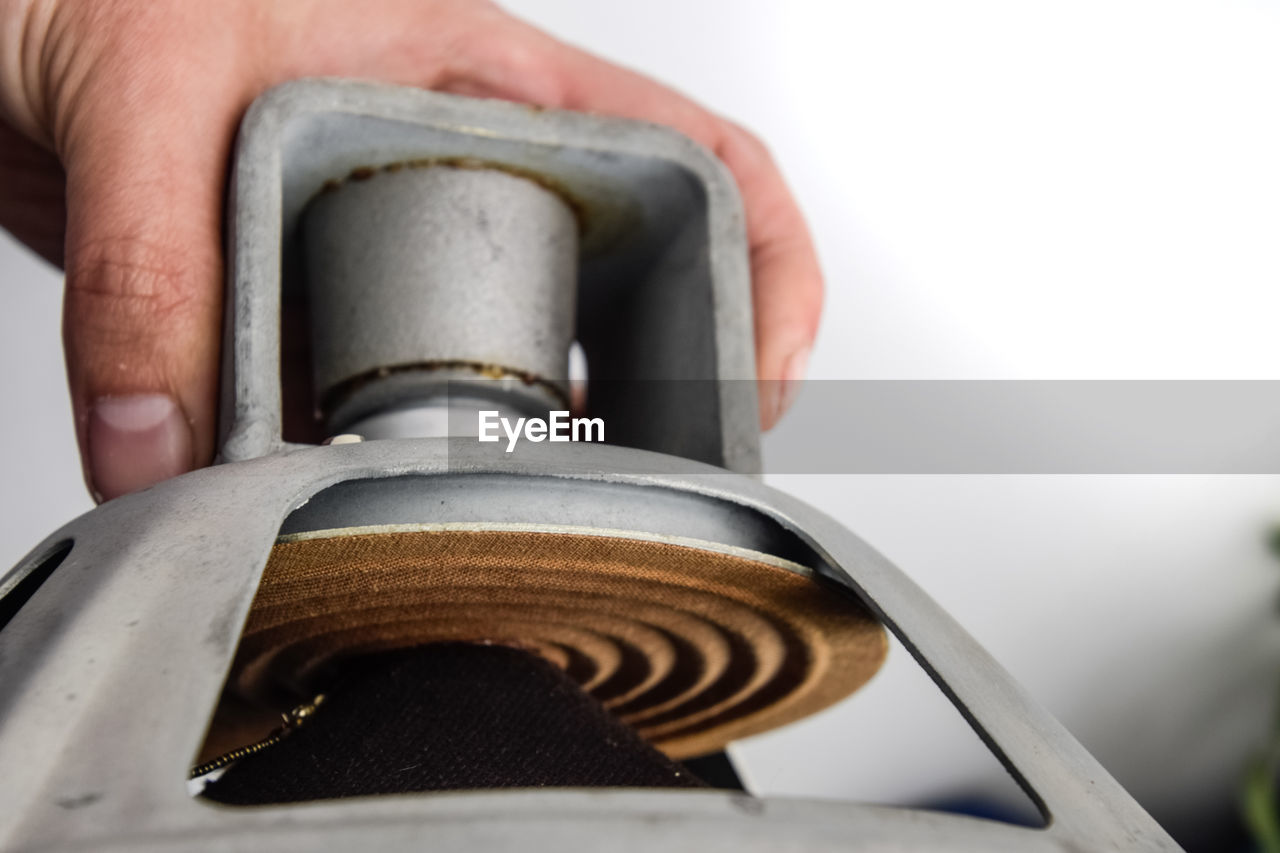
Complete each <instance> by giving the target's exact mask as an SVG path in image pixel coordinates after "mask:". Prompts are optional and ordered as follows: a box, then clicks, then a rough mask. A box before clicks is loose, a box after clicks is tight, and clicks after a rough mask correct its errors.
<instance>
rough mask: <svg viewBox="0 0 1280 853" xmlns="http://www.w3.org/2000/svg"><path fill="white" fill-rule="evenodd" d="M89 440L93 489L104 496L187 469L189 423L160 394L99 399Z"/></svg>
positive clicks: (140, 486) (90, 428)
mask: <svg viewBox="0 0 1280 853" xmlns="http://www.w3.org/2000/svg"><path fill="white" fill-rule="evenodd" d="M88 438H89V476H90V477H91V478H92V480H93V483H92V488H93V490H94V492H95V493H97V494H100V495H101V496H102V497H104V498H107V499H110V498H114V497H117V496H119V495H124V494H128V493H129V492H136V491H137V490H138V489H143V488H146V487H147V486H150V485H153V484H155V483H158V482H160V481H161V480H167V479H168V478H169V477H173V476H176V475H178V474H181V473H183V472H185V471H188V470H190V468H191V427H190V426H188V425H187V422H186V420H185V419H184V418H183V416H182V409H180V408H179V407H178V404H177V403H175V402H174V400H173V398H172V397H169V396H167V395H165V394H135V395H132V396H127V397H99V398H98V400H97V401H96V402H94V404H93V409H92V410H91V411H90V412H89V435H88Z"/></svg>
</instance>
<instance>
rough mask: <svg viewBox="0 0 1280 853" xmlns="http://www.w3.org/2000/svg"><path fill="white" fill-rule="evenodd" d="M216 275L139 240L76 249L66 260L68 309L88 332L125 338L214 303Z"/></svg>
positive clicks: (177, 321)
mask: <svg viewBox="0 0 1280 853" xmlns="http://www.w3.org/2000/svg"><path fill="white" fill-rule="evenodd" d="M216 275H217V272H216V269H212V268H209V266H208V265H207V264H202V263H199V262H197V261H196V260H194V259H192V258H191V257H190V256H189V255H188V254H186V253H184V252H182V251H181V250H178V249H176V248H169V247H165V246H159V245H156V244H154V243H149V242H146V241H141V240H112V241H110V242H101V243H95V244H93V245H89V246H85V247H81V249H80V250H79V251H78V252H76V253H75V254H74V255H73V256H72V257H70V258H68V267H67V298H68V301H69V305H68V308H69V310H71V311H73V312H74V313H75V314H76V316H77V319H78V320H80V321H81V323H83V324H86V325H88V326H89V327H90V329H92V330H95V331H98V332H101V333H105V334H108V335H110V334H118V335H121V336H129V335H134V334H137V333H138V332H139V331H140V330H141V329H144V328H146V327H149V326H160V327H164V326H169V325H171V324H180V323H182V322H184V321H185V320H186V319H187V318H188V317H190V316H191V315H192V314H194V313H198V312H200V311H201V310H202V309H204V308H206V307H209V305H210V303H213V302H215V301H216V298H217V294H216V282H217V278H216Z"/></svg>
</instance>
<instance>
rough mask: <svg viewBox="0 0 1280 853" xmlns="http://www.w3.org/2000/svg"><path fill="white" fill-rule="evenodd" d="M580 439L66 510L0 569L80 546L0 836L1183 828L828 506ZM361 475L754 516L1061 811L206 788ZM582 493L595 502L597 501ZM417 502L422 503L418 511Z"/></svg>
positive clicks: (1158, 836)
mask: <svg viewBox="0 0 1280 853" xmlns="http://www.w3.org/2000/svg"><path fill="white" fill-rule="evenodd" d="M567 450H568V452H565V451H566V446H565V445H529V446H528V447H526V448H522V452H521V453H519V454H516V455H508V454H504V453H502V452H501V451H500V450H495V448H493V447H492V446H490V445H480V444H478V443H476V442H474V441H473V440H469V439H415V440H403V441H372V442H363V443H357V444H346V445H334V446H330V447H319V448H313V449H308V450H301V451H295V452H288V453H281V454H276V455H272V456H267V457H263V458H259V459H254V460H248V461H245V462H242V463H237V464H235V465H224V466H217V467H215V468H211V469H206V470H203V471H197V472H193V473H191V474H187V475H185V476H183V477H179V478H177V479H175V480H171V481H169V482H166V483H163V484H160V485H158V486H156V487H153V488H151V489H148V490H146V491H144V492H141V493H138V494H135V495H130V496H127V497H124V498H120V499H117V500H114V501H111V502H109V503H107V504H104V505H103V506H101V507H99V508H98V509H96V510H94V511H92V512H90V513H88V514H86V515H84V516H82V517H81V518H79V519H77V520H76V521H74V522H72V523H71V524H69V525H67V526H66V527H65V528H63V529H62V530H60V531H58V532H56V533H55V534H54V535H53V536H51V537H50V538H49V539H48V540H46V542H45V543H44V544H42V545H41V546H40V547H39V548H37V549H36V551H34V552H33V557H32V558H31V559H29V560H27V561H24V562H23V563H22V564H20V565H19V566H18V567H17V568H16V569H15V570H14V571H12V572H10V573H9V574H8V575H7V576H6V578H5V580H4V582H3V586H4V587H5V588H9V587H11V586H12V585H13V584H14V583H16V582H17V580H18V579H19V578H20V577H21V576H22V575H24V574H25V573H26V572H27V571H28V570H30V569H31V568H32V567H33V566H35V565H37V564H38V562H39V559H40V557H41V556H42V555H44V554H45V553H47V552H48V551H49V550H50V549H52V548H54V547H55V546H56V545H57V544H58V543H60V542H64V541H67V540H71V541H73V542H74V545H73V546H72V549H71V551H70V553H69V555H68V556H67V557H66V559H65V561H64V562H63V563H62V564H61V565H60V566H59V567H58V568H57V569H56V571H54V572H53V574H52V576H51V577H50V578H49V579H48V580H47V581H46V582H45V583H44V585H43V586H42V587H41V588H40V589H39V591H38V592H37V593H36V594H35V595H34V596H33V597H32V598H31V600H30V601H29V602H28V603H27V604H26V606H24V607H23V608H22V609H21V610H20V611H19V612H18V614H17V616H16V617H15V618H14V620H13V621H12V622H11V623H10V624H9V625H8V626H7V627H6V628H5V629H4V630H3V632H0V685H3V688H2V689H0V767H5V768H6V769H7V772H5V773H3V774H0V802H3V803H4V804H5V808H4V809H3V810H0V843H2V844H3V845H4V846H5V848H6V849H77V848H90V847H92V848H95V849H130V848H140V847H148V846H164V847H170V848H174V849H190V850H224V849H244V848H245V847H247V846H252V847H254V848H257V849H266V848H273V849H281V850H295V849H298V850H300V849H317V848H321V849H339V848H343V849H345V848H350V847H352V846H356V845H360V846H366V847H369V848H370V849H385V850H410V849H439V850H476V849H494V850H506V849H512V850H514V849H553V848H561V847H565V846H572V847H573V848H576V849H590V850H691V851H692V850H699V851H701V850H717V849H725V850H728V849H734V850H786V849H797V850H799V849H803V850H1038V849H1043V850H1077V851H1086V850H1088V851H1101V850H1173V849H1177V847H1176V845H1175V844H1174V842H1173V841H1172V840H1171V839H1170V838H1169V837H1168V836H1167V835H1166V834H1165V833H1164V832H1163V831H1162V830H1161V829H1160V827H1159V826H1158V825H1157V824H1156V823H1155V822H1154V821H1153V820H1152V819H1151V818H1150V817H1149V816H1148V815H1147V814H1146V813H1145V812H1144V811H1143V810H1142V809H1141V808H1140V807H1139V806H1138V805H1137V804H1136V803H1135V802H1134V801H1133V799H1132V798H1131V797H1129V795H1128V794H1127V793H1126V792H1125V791H1124V790H1123V789H1122V788H1121V787H1120V786H1119V785H1118V784H1117V783H1116V782H1115V781H1114V780H1113V779H1112V778H1111V777H1110V776H1109V775H1108V774H1107V773H1106V771H1105V770H1104V769H1103V768H1102V767H1101V766H1100V765H1099V764H1098V763H1097V761H1095V760H1094V759H1093V758H1092V757H1090V756H1089V755H1088V753H1086V752H1085V751H1084V749H1083V748H1081V747H1080V745H1079V744H1078V743H1077V742H1076V741H1075V739H1074V738H1072V737H1071V735H1070V734H1069V733H1067V731H1066V730H1065V729H1063V728H1062V726H1061V725H1060V724H1059V723H1057V722H1056V721H1055V720H1054V719H1053V718H1052V717H1051V716H1050V715H1048V714H1047V713H1046V712H1045V711H1044V710H1042V709H1041V708H1040V707H1039V706H1038V705H1037V704H1036V703H1035V702H1034V701H1033V700H1032V699H1031V698H1030V697H1029V696H1028V695H1027V694H1026V692H1025V691H1024V690H1023V689H1022V688H1021V687H1019V686H1018V685H1017V684H1016V683H1015V682H1014V681H1013V680H1012V679H1011V678H1010V676H1009V675H1008V674H1007V673H1006V672H1005V671H1004V670H1003V669H1002V668H1001V667H1000V666H999V665H998V664H997V663H996V662H995V661H994V660H992V659H991V657H990V656H989V655H988V654H987V653H986V652H985V651H983V649H982V648H981V647H979V646H978V645H977V644H976V643H975V642H974V641H973V640H972V639H971V638H970V637H969V636H968V635H966V634H965V633H964V632H963V630H961V629H960V627H959V626H958V625H957V624H956V623H955V622H954V620H952V619H951V618H950V617H949V616H948V615H947V614H946V613H945V612H944V611H942V610H941V609H940V608H939V607H938V606H937V605H936V604H935V603H933V602H932V601H931V600H930V599H929V598H928V597H927V596H926V595H925V594H924V593H923V592H922V591H921V590H920V589H919V588H918V587H916V586H915V584H913V583H912V582H911V581H910V580H909V579H908V578H907V577H906V576H905V575H903V574H902V573H901V572H900V571H898V570H897V569H896V568H894V567H893V566H892V565H891V564H889V563H888V562H887V561H886V560H885V559H884V558H883V557H881V556H880V555H879V554H877V553H876V552H875V551H874V550H872V549H871V548H870V547H868V546H867V545H866V544H865V543H864V542H862V541H861V540H860V539H858V537H856V536H854V535H853V534H852V533H850V532H849V531H847V530H845V529H844V528H843V527H841V526H840V525H839V524H837V523H836V522H834V521H833V520H831V519H830V518H827V517H826V516H824V515H822V514H821V513H818V512H816V511H815V510H813V509H811V508H809V507H807V506H805V505H803V504H801V503H800V502H798V501H796V500H794V499H792V498H789V497H787V496H786V495H783V494H781V493H779V492H777V491H775V490H773V489H770V488H768V487H765V486H763V485H761V484H760V483H758V482H756V481H755V480H753V479H751V478H749V477H745V476H741V475H734V474H729V473H726V472H725V471H723V470H722V469H717V468H713V467H709V466H704V465H700V464H697V463H694V462H690V461H686V460H681V459H676V458H673V457H667V456H660V455H656V454H650V453H646V452H643V451H637V450H631V449H627V448H618V447H609V446H590V445H575V446H569V447H568V448H567ZM388 478H392V479H388ZM395 478H412V480H413V481H414V482H413V484H412V486H408V485H405V484H406V483H409V482H410V481H409V480H407V479H395ZM353 480H354V481H366V482H367V481H383V482H386V483H388V485H389V486H390V487H392V488H404V489H412V490H417V491H418V493H419V494H422V495H425V494H429V493H430V491H431V490H432V489H433V488H435V486H433V483H438V488H439V492H438V495H439V496H444V504H443V507H444V509H440V510H438V511H437V513H436V515H435V516H434V518H433V519H429V520H446V521H456V522H467V521H475V520H476V518H475V511H474V507H475V506H477V505H478V504H483V503H485V502H486V501H492V502H493V504H492V505H493V506H494V508H495V510H494V511H495V512H498V513H502V514H504V515H506V516H508V517H517V515H518V513H519V512H521V510H520V506H527V504H528V501H527V493H528V490H529V489H536V491H537V493H538V494H539V495H540V496H542V500H543V501H544V502H547V503H548V504H549V505H558V506H559V507H560V513H559V518H558V520H557V522H556V523H557V524H559V525H575V526H581V527H587V528H590V527H603V526H606V525H607V526H609V527H610V528H613V529H615V531H616V527H617V526H618V525H619V524H620V523H622V520H620V519H619V518H618V517H617V516H616V515H609V514H608V513H609V512H611V510H608V509H607V506H608V505H609V504H614V505H615V506H632V507H638V506H645V505H649V504H650V503H651V502H650V501H649V500H648V498H649V497H651V496H652V497H653V498H654V500H653V501H652V505H653V506H655V507H662V506H666V507H667V509H655V510H654V512H652V513H651V514H649V515H644V514H643V513H635V514H633V515H632V517H631V519H630V523H629V524H625V525H624V526H625V527H626V528H627V529H631V530H635V531H638V532H640V533H643V534H645V535H652V534H662V533H664V530H663V529H662V528H663V527H664V526H666V527H668V530H667V531H665V532H670V533H674V534H676V535H681V536H686V535H690V534H692V535H694V536H695V537H700V536H709V537H715V538H716V539H720V540H723V541H730V542H731V541H734V540H733V537H734V536H738V535H741V529H742V528H746V529H748V530H749V529H751V528H755V529H757V530H758V531H760V532H757V533H748V534H747V535H748V536H749V537H755V538H754V539H751V540H749V541H754V542H755V543H756V544H757V545H767V544H768V542H769V541H770V539H771V538H773V539H778V538H781V539H787V540H789V541H790V542H791V546H790V553H789V555H788V556H789V557H790V558H791V559H796V558H797V557H802V558H804V559H805V560H808V565H809V567H810V568H812V569H813V570H814V571H816V572H818V573H819V574H821V575H823V576H825V577H827V578H829V579H830V580H831V581H832V582H834V583H837V584H840V585H841V586H843V587H844V588H845V589H847V590H849V591H850V592H851V593H853V594H856V595H858V596H859V597H860V598H862V600H863V601H865V602H866V603H867V604H868V605H869V606H871V607H872V608H873V609H875V610H876V612H877V613H879V614H881V616H882V618H883V619H884V621H885V623H886V625H887V626H888V627H889V628H890V629H891V630H892V631H893V632H894V633H895V634H897V635H898V637H899V638H900V639H901V640H902V641H903V643H904V644H906V646H907V647H908V648H909V649H910V650H911V652H912V654H913V655H915V656H916V658H917V659H918V660H919V661H920V663H921V664H922V665H923V666H924V667H925V668H926V669H927V670H928V671H929V672H930V673H931V674H932V675H933V677H934V678H935V680H936V681H937V682H938V683H939V685H940V686H941V687H942V688H943V690H944V691H945V692H946V693H947V695H948V696H949V697H950V698H951V699H952V701H953V702H955V704H956V706H957V707H958V708H959V709H960V710H961V712H962V713H964V714H965V716H966V717H967V718H968V719H969V721H970V722H971V724H972V725H973V726H974V728H975V730H976V731H977V732H978V733H979V734H980V735H981V736H982V738H983V739H984V741H985V742H986V743H987V744H988V745H989V746H990V747H991V748H992V749H993V751H994V752H995V753H996V754H997V755H998V756H999V757H1000V758H1001V760H1002V761H1004V762H1005V764H1006V766H1007V767H1009V768H1010V771H1011V772H1012V773H1013V774H1014V775H1015V776H1016V777H1017V778H1018V779H1019V780H1020V781H1021V783H1022V784H1023V786H1024V787H1025V788H1026V789H1027V791H1028V793H1030V794H1031V795H1032V796H1033V798H1034V799H1035V800H1036V801H1037V802H1038V803H1040V804H1041V805H1042V808H1043V810H1044V811H1045V813H1046V814H1047V816H1048V817H1049V819H1050V823H1049V826H1048V827H1047V828H1046V829H1044V830H1033V829H1025V828H1018V827H1012V826H1007V825H1004V824H999V823H994V822H987V821H980V820H974V819H969V818H962V817H956V816H949V815H940V814H932V813H922V812H915V811H909V810H897V809H885V808H876V807H867V806H858V805H849V804H835V803H808V802H805V803H799V802H776V801H760V800H754V799H750V798H745V797H742V796H741V795H733V794H726V793H720V792H705V793H695V794H673V793H659V792H637V791H591V792H583V791H556V792H544V791H539V792H527V793H510V792H505V793H496V792H495V793H477V794H460V793H459V794H446V795H424V796H410V797H394V798H378V799H373V800H354V801H349V802H337V801H335V802H325V803H314V804H308V805H301V806H285V807H269V808H268V807H264V808H253V809H233V808H225V807H224V808H219V807H211V806H210V805H208V804H205V803H202V802H199V801H196V800H193V799H191V798H190V797H189V796H188V795H187V793H186V789H185V786H184V779H185V775H186V771H187V769H188V767H189V766H190V764H191V762H192V759H193V757H194V755H195V753H196V750H197V748H198V747H199V745H200V742H201V740H202V738H203V733H204V730H205V727H206V725H207V723H208V720H209V716H210V713H211V711H212V708H213V707H214V704H215V703H216V701H217V699H218V695H219V692H220V690H221V688H222V682H223V679H224V677H225V674H226V672H227V669H228V667H229V665H230V662H231V658H232V655H233V653H234V651H235V647H236V644H237V641H238V637H239V630H240V626H241V625H242V624H243V622H244V619H245V616H246V614H247V612H248V607H249V603H250V600H251V599H252V597H253V592H254V589H255V588H256V583H257V580H258V578H259V576H260V574H261V572H262V569H263V566H264V565H265V562H266V559H267V555H268V553H269V551H270V548H271V546H272V543H273V542H274V541H275V538H276V536H277V534H278V533H279V531H280V530H281V527H282V525H283V524H284V523H285V520H286V518H287V517H289V515H290V514H291V513H292V512H294V511H295V510H297V509H298V508H300V507H302V508H303V513H306V511H307V510H306V505H307V504H308V502H309V501H310V500H311V499H312V498H313V497H314V496H316V495H318V494H320V493H321V492H323V491H324V490H325V489H326V488H329V487H331V486H335V485H337V484H339V483H343V482H348V481H353ZM467 484H472V485H469V486H468V485H467ZM578 487H583V488H588V489H592V490H595V491H594V492H593V493H592V494H594V495H596V496H597V497H598V496H599V495H601V494H603V493H612V494H613V495H614V497H616V503H614V499H613V498H609V499H608V500H594V501H592V500H586V501H578V502H576V503H575V502H574V501H572V500H567V501H558V500H557V495H558V494H573V493H574V492H576V491H577V488H578ZM460 489H461V490H462V491H471V490H474V492H473V493H472V495H471V497H470V498H469V499H466V500H458V499H456V497H450V496H456V495H457V494H458V492H459V490H460ZM521 489H524V490H525V493H524V494H523V495H522V494H521ZM512 490H514V494H515V497H512V494H513V491H512ZM247 496H252V500H249V499H247ZM637 498H639V499H637ZM504 501H507V502H509V503H506V504H504ZM673 502H674V503H675V504H680V503H681V502H683V503H684V505H686V506H689V507H698V506H701V507H702V508H703V509H704V510H705V511H702V510H699V511H697V514H698V515H699V516H701V517H702V519H703V520H702V521H701V522H700V523H701V524H703V525H704V528H703V529H701V530H690V529H687V528H685V529H675V528H671V527H670V526H669V525H670V519H671V517H673V516H675V517H679V516H681V515H688V514H689V513H680V512H675V513H672V512H670V511H669V509H670V506H671V505H672V504H673ZM424 503H425V502H424ZM435 506H436V507H440V506H441V504H440V499H439V498H438V499H437V500H436V502H435ZM451 506H452V507H454V508H455V509H456V512H450V507H451ZM592 506H597V507H605V509H604V512H605V515H603V516H600V515H596V514H593V512H591V511H590V510H591V507H592ZM375 509H376V508H374V507H370V511H374V510H375ZM379 511H385V509H383V510H379ZM526 511H527V510H526ZM416 512H417V510H416V509H414V507H413V506H412V503H411V502H407V503H406V504H405V510H404V513H403V517H404V518H405V519H410V518H412V517H413V516H414V514H415V513H416ZM664 518H665V519H666V520H665V521H664ZM717 519H719V520H717ZM530 523H535V524H536V523H538V522H537V521H536V519H535V520H534V521H532V522H530ZM735 525H736V526H737V527H738V528H739V533H733V528H734V526H735ZM142 531H145V535H140V534H141V532H142ZM615 535H616V534H615ZM850 760H855V759H854V758H853V757H851V758H850ZM9 768H16V770H9Z"/></svg>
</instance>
